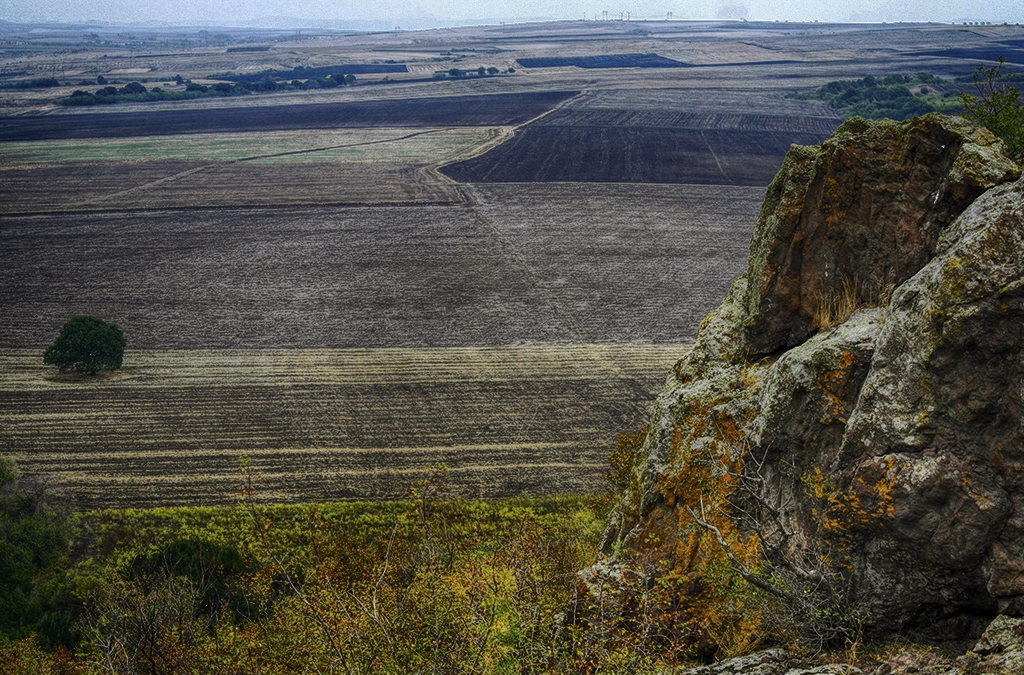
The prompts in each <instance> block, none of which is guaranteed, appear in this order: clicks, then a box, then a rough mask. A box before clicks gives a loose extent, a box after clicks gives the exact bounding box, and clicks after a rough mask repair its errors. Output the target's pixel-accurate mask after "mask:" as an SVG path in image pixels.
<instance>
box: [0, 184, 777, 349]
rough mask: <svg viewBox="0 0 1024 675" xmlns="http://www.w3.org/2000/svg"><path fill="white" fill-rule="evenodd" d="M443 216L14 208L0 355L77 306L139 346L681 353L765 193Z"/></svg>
mask: <svg viewBox="0 0 1024 675" xmlns="http://www.w3.org/2000/svg"><path fill="white" fill-rule="evenodd" d="M463 189H465V190H467V192H468V195H469V197H470V201H471V203H469V204H467V205H464V206H458V207H452V206H411V207H404V206H378V207H358V208H353V207H326V206H324V207H280V208H273V209H259V208H232V209H223V210H218V209H199V210H173V211H121V212H104V213H78V214H74V215H69V214H62V213H53V214H37V215H24V216H5V217H4V218H3V220H2V227H0V288H2V289H3V290H4V292H3V294H0V315H2V316H3V317H4V330H3V331H2V332H0V346H7V347H29V346H31V347H44V346H45V345H47V344H49V342H50V341H51V340H53V337H54V336H55V335H56V333H57V330H58V329H59V328H60V326H61V324H62V323H63V322H64V321H66V320H67V319H68V318H69V317H70V316H72V315H75V314H92V315H95V316H101V317H104V318H105V319H106V320H108V321H114V322H116V323H118V324H119V325H120V326H123V327H124V329H125V331H126V337H127V339H128V343H129V346H130V347H135V348H152V349H159V348H186V349H200V348H271V347H296V348H298V347H304V348H324V347H336V348H340V347H395V346H405V347H415V346H430V347H443V346H453V347H454V346H482V345H492V346H499V345H508V344H519V343H595V342H637V341H640V342H680V341H687V340H690V339H692V337H693V335H694V332H695V331H696V328H697V325H698V323H699V322H700V320H701V318H703V316H704V314H705V313H707V312H708V311H709V310H710V309H711V308H712V307H713V306H714V305H715V304H717V302H718V300H719V299H720V298H721V297H722V295H723V294H724V292H725V291H726V289H727V288H728V285H729V283H730V281H731V279H732V278H733V277H734V276H735V275H736V274H738V273H739V272H740V270H741V268H742V266H743V264H744V260H745V256H746V251H747V246H748V242H749V237H750V229H751V227H752V224H753V222H754V218H755V216H756V213H757V209H758V206H759V203H760V201H761V198H762V196H763V191H762V190H761V189H759V188H735V187H733V188H729V187H700V186H687V187H685V188H680V187H675V186H672V187H669V186H654V185H636V186H633V185H614V186H590V185H559V184H550V185H534V186H493V187H484V186H479V187H477V188H475V189H472V188H463Z"/></svg>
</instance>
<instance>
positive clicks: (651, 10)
mask: <svg viewBox="0 0 1024 675" xmlns="http://www.w3.org/2000/svg"><path fill="white" fill-rule="evenodd" d="M602 11H607V12H608V14H609V16H614V17H618V15H619V13H620V12H622V13H625V12H629V13H630V14H631V16H632V17H633V18H652V19H664V18H665V16H666V13H667V12H672V15H673V18H675V19H714V18H731V19H737V18H744V17H745V18H748V19H752V20H756V19H766V20H775V19H779V20H791V21H810V20H818V21H946V22H949V21H956V22H960V21H990V22H993V23H1002V22H1004V21H1007V22H1010V23H1018V22H1024V0H985V1H982V0H828V1H827V2H825V1H822V0H757V1H752V0H484V1H481V0H0V19H3V20H7V21H60V22H72V21H74V22H77V21H88V20H99V21H110V22H117V23H132V22H151V21H156V22H168V23H174V24H181V25H196V24H221V25H246V24H252V23H253V22H258V21H259V20H261V19H264V18H267V17H295V18H297V19H303V20H333V21H337V20H340V21H387V22H394V23H396V24H400V23H401V22H402V21H403V20H408V21H413V20H421V21H422V20H425V19H432V20H437V21H438V22H440V23H443V22H444V21H460V22H463V21H486V22H490V21H497V20H502V21H516V20H523V19H541V18H543V19H579V18H582V17H583V16H586V17H587V18H593V17H595V16H597V15H599V14H600V13H601V12H602Z"/></svg>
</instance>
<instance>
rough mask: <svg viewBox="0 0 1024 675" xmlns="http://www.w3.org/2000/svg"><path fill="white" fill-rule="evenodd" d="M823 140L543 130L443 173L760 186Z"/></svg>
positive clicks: (482, 178)
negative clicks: (794, 148)
mask: <svg viewBox="0 0 1024 675" xmlns="http://www.w3.org/2000/svg"><path fill="white" fill-rule="evenodd" d="M827 136H828V134H827V133H826V134H821V133H817V134H812V133H800V132H788V133H785V132H775V133H772V132H763V131H746V130H735V131H703V130H691V129H664V128H657V127H639V128H630V127H617V126H612V125H607V126H593V127H569V126H566V127H562V126H557V127H545V126H537V127H531V128H529V129H526V130H525V131H523V132H522V133H520V134H517V135H516V137H515V138H514V139H512V140H511V141H509V142H507V143H504V144H502V145H501V146H500V147H499V148H497V149H496V150H492V151H491V152H489V153H487V154H486V155H483V156H481V157H477V158H475V159H471V160H469V161H466V162H460V163H458V164H453V165H451V166H447V167H445V168H444V169H443V170H442V171H443V172H444V174H445V175H447V176H450V177H451V178H454V179H455V180H457V181H460V182H467V183H479V182H482V183H491V182H494V183H529V182H534V181H551V182H586V183H683V184H698V185H751V186H762V187H763V186H764V185H766V184H767V183H769V182H771V179H772V177H773V176H775V173H776V172H777V171H778V170H779V164H781V162H782V158H783V157H784V156H785V155H786V151H787V150H789V146H790V145H792V144H794V143H796V144H798V145H812V144H814V143H820V142H821V141H822V140H823V139H824V138H825V137H827Z"/></svg>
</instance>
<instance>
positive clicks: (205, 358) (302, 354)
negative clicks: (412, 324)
mask: <svg viewBox="0 0 1024 675" xmlns="http://www.w3.org/2000/svg"><path fill="white" fill-rule="evenodd" d="M689 349H690V345H689V344H688V343H678V344H658V345H643V344H639V345H635V344H596V345H565V346H560V345H542V346H509V347H446V348H415V349H408V348H385V349H267V350H246V349H218V350H127V351H126V352H125V358H124V367H123V369H122V370H121V371H120V372H119V373H117V374H115V376H114V377H113V378H111V379H109V380H106V381H101V382H91V383H84V384H83V383H82V382H78V381H65V380H62V379H60V378H59V376H56V372H55V370H54V369H53V368H52V367H51V366H46V365H45V364H43V362H42V350H31V349H3V350H0V392H2V391H26V390H49V389H55V388H81V387H82V386H94V387H117V388H122V387H124V388H153V387H155V388H171V387H237V386H251V385H261V386H282V387H290V386H296V385H308V384H330V383H339V384H408V383H429V382H457V381H466V382H471V381H511V380H520V379H533V380H559V379H564V380H581V379H584V380H585V379H604V378H607V377H608V376H609V373H610V372H615V373H622V374H626V375H632V374H634V373H636V374H640V373H650V372H652V371H654V372H657V371H658V370H661V371H663V372H664V373H665V375H666V376H667V375H668V371H669V369H670V368H671V367H672V366H673V365H674V364H675V363H676V362H677V361H678V360H679V359H680V358H682V357H683V356H685V355H686V353H687V352H688V351H689Z"/></svg>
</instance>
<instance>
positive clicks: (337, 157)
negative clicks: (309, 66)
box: [0, 127, 498, 171]
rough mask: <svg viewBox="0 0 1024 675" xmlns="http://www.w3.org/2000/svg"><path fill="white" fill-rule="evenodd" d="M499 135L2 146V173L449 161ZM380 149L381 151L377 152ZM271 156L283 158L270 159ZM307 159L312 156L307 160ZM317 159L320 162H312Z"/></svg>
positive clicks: (230, 137) (450, 131)
mask: <svg viewBox="0 0 1024 675" xmlns="http://www.w3.org/2000/svg"><path fill="white" fill-rule="evenodd" d="M497 133H498V131H497V129H494V128H488V127H456V128H424V129H416V130H415V132H411V130H410V129H409V128H375V129H326V130H325V129H308V130H301V131H269V132H263V133H220V134H185V135H174V136H140V137H135V138H120V139H119V138H89V139H74V140H51V141H21V142H13V143H2V144H0V158H2V159H3V161H2V162H0V170H3V171H10V170H16V169H24V168H28V167H30V166H33V165H39V164H59V163H66V162H96V161H103V162H129V163H130V162H140V161H154V160H194V161H211V162H237V161H241V160H259V161H289V162H297V161H334V162H337V161H371V160H381V159H389V160H391V161H395V162H403V163H414V164H415V163H422V162H439V161H445V160H447V159H449V158H450V157H452V156H458V155H461V154H462V153H464V152H466V151H467V148H472V147H476V146H477V145H480V144H482V143H485V142H487V141H489V140H491V139H493V137H494V136H495V135H496V134H497ZM374 146H382V147H374ZM272 155H279V156H277V157H271V156H272ZM307 155H309V156H307ZM312 155H317V157H315V158H314V157H312Z"/></svg>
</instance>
